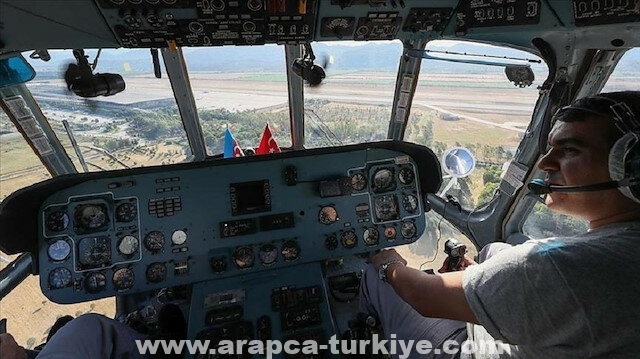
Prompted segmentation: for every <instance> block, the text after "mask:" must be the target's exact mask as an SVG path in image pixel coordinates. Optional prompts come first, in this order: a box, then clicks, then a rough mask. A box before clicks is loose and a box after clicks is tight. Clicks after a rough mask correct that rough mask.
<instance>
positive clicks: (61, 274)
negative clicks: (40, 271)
mask: <svg viewBox="0 0 640 359" xmlns="http://www.w3.org/2000/svg"><path fill="white" fill-rule="evenodd" d="M69 285H71V271H70V270H68V269H67V268H62V267H59V268H55V269H54V270H52V271H51V272H49V287H51V289H61V288H65V287H68V286H69Z"/></svg>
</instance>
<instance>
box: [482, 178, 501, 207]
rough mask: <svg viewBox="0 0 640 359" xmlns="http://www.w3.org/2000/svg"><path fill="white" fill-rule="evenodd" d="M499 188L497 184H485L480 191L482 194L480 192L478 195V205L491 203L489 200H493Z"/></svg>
mask: <svg viewBox="0 0 640 359" xmlns="http://www.w3.org/2000/svg"><path fill="white" fill-rule="evenodd" d="M499 186H500V184H499V183H497V182H489V183H486V184H485V186H484V188H483V189H482V192H480V195H479V196H478V204H485V203H487V202H489V201H491V199H492V198H493V194H494V193H495V192H496V190H497V189H498V187H499Z"/></svg>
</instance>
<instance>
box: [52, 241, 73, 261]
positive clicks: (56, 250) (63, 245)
mask: <svg viewBox="0 0 640 359" xmlns="http://www.w3.org/2000/svg"><path fill="white" fill-rule="evenodd" d="M69 253H71V246H70V245H69V242H67V241H65V240H64V239H58V240H57V241H55V242H53V243H51V244H50V245H49V248H48V249H47V254H49V258H51V259H52V260H54V261H62V260H65V259H66V258H67V257H68V256H69Z"/></svg>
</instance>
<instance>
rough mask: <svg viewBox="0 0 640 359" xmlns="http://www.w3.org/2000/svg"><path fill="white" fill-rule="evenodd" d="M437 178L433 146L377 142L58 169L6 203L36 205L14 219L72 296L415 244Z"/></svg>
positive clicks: (45, 274)
mask: <svg viewBox="0 0 640 359" xmlns="http://www.w3.org/2000/svg"><path fill="white" fill-rule="evenodd" d="M440 182H441V175H440V167H439V163H438V161H437V159H436V157H435V156H434V155H433V152H431V150H429V149H427V148H425V147H422V146H418V145H413V144H409V143H403V142H380V143H371V144H362V145H354V146H344V147H336V148H325V149H315V150H305V151H295V152H288V153H281V154H275V155H268V156H258V157H247V158H236V159H225V160H220V159H218V160H211V161H205V162H200V163H188V164H180V165H174V166H170V167H166V166H165V167H153V168H139V169H130V170H123V171H112V172H101V173H88V174H79V175H73V176H62V177H58V178H55V179H52V180H49V181H46V182H43V183H41V184H38V185H34V186H32V187H29V188H26V189H24V190H21V191H18V192H16V193H15V194H14V195H12V196H11V197H9V198H8V199H7V200H5V202H4V203H3V207H4V208H3V212H4V213H5V214H8V213H11V214H12V215H13V216H16V215H22V216H23V217H25V216H26V217H28V216H27V215H25V213H28V212H29V209H28V208H30V207H33V208H37V210H36V211H37V214H36V215H35V216H34V218H33V219H32V220H31V221H32V222H33V223H31V224H30V223H29V221H28V220H25V218H22V219H17V218H14V219H15V220H16V221H17V222H22V224H23V225H24V227H22V228H28V227H27V226H28V225H32V226H33V227H35V228H37V231H36V232H37V233H36V236H37V245H33V246H32V247H37V253H36V257H37V262H38V270H39V273H40V284H41V288H42V291H43V293H44V294H45V295H46V296H47V297H48V298H49V299H51V300H52V301H54V302H58V303H75V302H82V301H87V300H94V299H97V298H103V297H110V296H116V295H124V294H133V293H139V292H145V291H149V290H152V289H157V288H163V287H172V286H177V285H187V284H193V283H198V282H205V281H211V280H222V279H224V278H230V277H237V276H246V275H249V274H252V273H260V272H268V271H273V270H279V269H283V268H292V267H294V266H297V265H301V264H304V263H312V262H321V261H324V260H327V259H331V258H340V257H343V256H346V255H353V254H358V253H363V252H369V251H374V250H378V249H381V248H385V247H390V246H396V245H402V244H406V243H411V242H414V241H416V240H417V239H418V238H419V237H420V236H421V235H422V233H423V232H424V231H425V217H424V211H425V208H424V198H425V195H426V193H430V192H435V191H436V190H437V188H438V187H439V185H440ZM21 203H22V204H24V206H26V208H27V209H25V207H21V206H20V204H21ZM18 207H20V208H21V210H20V211H18V210H11V209H12V208H14V209H15V208H18ZM20 212H22V213H20ZM2 219H3V222H4V221H7V222H10V221H12V218H11V216H7V215H5V216H3V217H2ZM36 220H37V223H35V221H36ZM14 225H15V223H14ZM35 251H36V250H35V248H34V250H33V251H32V252H35ZM298 275H300V276H303V277H304V275H305V274H304V273H301V272H298ZM237 280H239V279H236V281H237Z"/></svg>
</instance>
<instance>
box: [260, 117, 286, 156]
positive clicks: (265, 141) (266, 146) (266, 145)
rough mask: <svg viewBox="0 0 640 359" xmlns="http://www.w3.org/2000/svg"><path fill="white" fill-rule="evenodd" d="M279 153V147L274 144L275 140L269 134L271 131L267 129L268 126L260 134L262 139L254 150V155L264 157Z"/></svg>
mask: <svg viewBox="0 0 640 359" xmlns="http://www.w3.org/2000/svg"><path fill="white" fill-rule="evenodd" d="M277 152H280V147H279V146H278V143H277V142H276V139H275V138H273V135H272V134H271V129H270V128H269V124H267V126H266V127H265V128H264V132H263V133H262V139H260V145H258V148H257V149H256V155H264V154H267V153H277Z"/></svg>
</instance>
